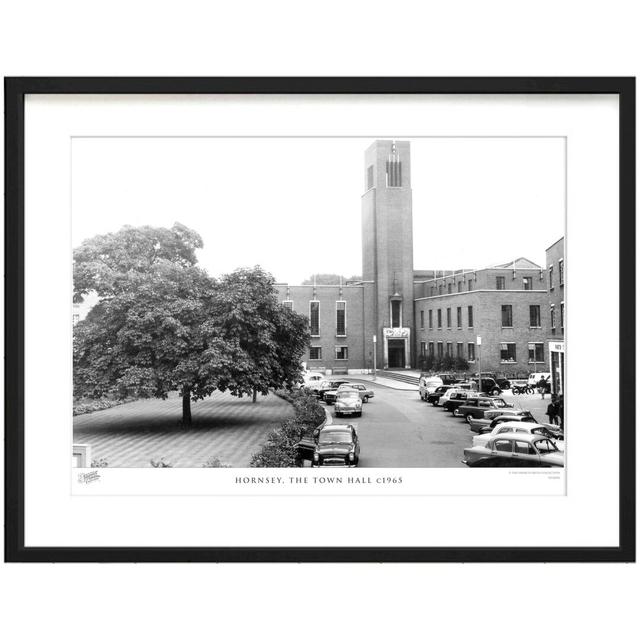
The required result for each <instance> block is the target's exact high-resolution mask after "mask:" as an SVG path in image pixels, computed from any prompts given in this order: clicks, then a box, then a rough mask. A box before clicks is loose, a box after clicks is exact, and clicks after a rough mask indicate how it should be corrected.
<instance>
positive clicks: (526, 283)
mask: <svg viewBox="0 0 640 640" xmlns="http://www.w3.org/2000/svg"><path fill="white" fill-rule="evenodd" d="M522 288H523V289H524V290H525V291H531V289H533V278H531V277H529V278H522Z"/></svg>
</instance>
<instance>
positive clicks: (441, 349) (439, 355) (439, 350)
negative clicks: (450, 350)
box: [438, 342, 444, 360]
mask: <svg viewBox="0 0 640 640" xmlns="http://www.w3.org/2000/svg"><path fill="white" fill-rule="evenodd" d="M443 356H444V347H443V346H442V342H438V358H439V359H440V360H442V357H443Z"/></svg>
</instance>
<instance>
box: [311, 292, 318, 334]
mask: <svg viewBox="0 0 640 640" xmlns="http://www.w3.org/2000/svg"><path fill="white" fill-rule="evenodd" d="M309 328H310V329H311V335H312V336H319V335H320V302H318V301H317V300H312V301H311V302H310V303H309Z"/></svg>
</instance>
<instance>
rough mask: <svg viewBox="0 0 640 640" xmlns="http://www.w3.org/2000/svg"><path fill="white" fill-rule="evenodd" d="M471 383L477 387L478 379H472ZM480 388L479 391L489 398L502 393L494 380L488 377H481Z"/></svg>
mask: <svg viewBox="0 0 640 640" xmlns="http://www.w3.org/2000/svg"><path fill="white" fill-rule="evenodd" d="M472 382H473V383H474V384H475V385H476V388H477V387H478V378H477V377H475V378H472ZM481 385H482V388H481V389H480V391H481V392H482V393H486V394H488V395H490V396H499V395H500V394H501V393H502V389H501V388H500V387H499V386H498V384H497V383H496V381H495V379H494V378H489V377H488V376H487V377H485V376H482V382H481Z"/></svg>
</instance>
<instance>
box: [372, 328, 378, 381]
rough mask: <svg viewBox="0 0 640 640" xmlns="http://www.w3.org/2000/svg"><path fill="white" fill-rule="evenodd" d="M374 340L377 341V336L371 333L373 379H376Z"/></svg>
mask: <svg viewBox="0 0 640 640" xmlns="http://www.w3.org/2000/svg"><path fill="white" fill-rule="evenodd" d="M376 342H378V336H376V335H375V334H374V335H373V379H374V380H375V379H376Z"/></svg>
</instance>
